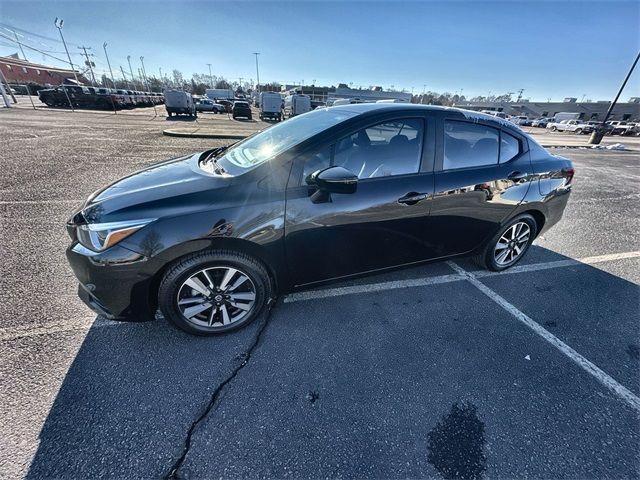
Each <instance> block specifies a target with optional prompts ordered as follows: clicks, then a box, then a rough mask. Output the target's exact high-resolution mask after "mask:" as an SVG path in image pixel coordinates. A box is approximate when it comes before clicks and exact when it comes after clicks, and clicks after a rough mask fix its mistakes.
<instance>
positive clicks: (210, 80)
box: [207, 63, 213, 88]
mask: <svg viewBox="0 0 640 480" xmlns="http://www.w3.org/2000/svg"><path fill="white" fill-rule="evenodd" d="M207 65H208V66H209V88H213V75H211V64H210V63H207Z"/></svg>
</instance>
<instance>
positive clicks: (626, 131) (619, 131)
mask: <svg viewBox="0 0 640 480" xmlns="http://www.w3.org/2000/svg"><path fill="white" fill-rule="evenodd" d="M607 125H609V126H610V127H611V128H612V130H611V134H612V135H634V134H635V133H636V132H637V128H638V127H636V125H635V124H633V123H630V122H624V121H620V120H611V121H609V122H607Z"/></svg>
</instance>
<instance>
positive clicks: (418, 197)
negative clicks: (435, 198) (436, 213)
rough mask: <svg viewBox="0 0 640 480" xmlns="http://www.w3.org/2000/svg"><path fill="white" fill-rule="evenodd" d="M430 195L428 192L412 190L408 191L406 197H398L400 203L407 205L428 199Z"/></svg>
mask: <svg viewBox="0 0 640 480" xmlns="http://www.w3.org/2000/svg"><path fill="white" fill-rule="evenodd" d="M427 198H429V195H428V194H426V193H417V192H411V193H407V194H406V195H405V196H404V197H401V198H399V199H398V203H404V204H405V205H415V204H416V203H418V202H420V201H422V200H426V199H427Z"/></svg>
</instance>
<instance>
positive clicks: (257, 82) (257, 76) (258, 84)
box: [253, 52, 260, 92]
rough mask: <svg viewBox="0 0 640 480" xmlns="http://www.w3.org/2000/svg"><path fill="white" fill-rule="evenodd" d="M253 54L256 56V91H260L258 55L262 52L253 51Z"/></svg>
mask: <svg viewBox="0 0 640 480" xmlns="http://www.w3.org/2000/svg"><path fill="white" fill-rule="evenodd" d="M253 55H255V56H256V91H257V92H260V71H259V70H258V55H260V52H253Z"/></svg>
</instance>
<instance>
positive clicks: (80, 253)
mask: <svg viewBox="0 0 640 480" xmlns="http://www.w3.org/2000/svg"><path fill="white" fill-rule="evenodd" d="M66 255H67V260H68V261H69V265H71V269H72V270H73V273H74V275H75V276H76V278H77V279H78V281H79V283H80V285H79V287H78V296H79V297H80V299H81V300H82V301H83V302H84V303H85V304H87V306H88V307H89V308H91V310H93V311H94V312H96V313H98V314H100V315H103V316H105V317H107V318H109V319H113V320H131V321H135V320H138V321H140V320H149V319H152V318H153V317H154V314H155V305H154V302H153V301H151V299H150V298H149V297H150V295H149V292H150V286H151V281H152V278H153V272H154V270H155V269H154V268H153V267H154V262H152V261H150V260H149V259H148V258H146V257H144V256H143V255H140V254H138V253H135V252H132V251H130V250H127V249H126V248H123V247H120V246H118V245H116V246H114V247H112V248H110V249H108V250H107V251H105V252H93V251H91V250H89V249H87V248H85V247H83V246H82V245H80V244H79V243H74V244H72V245H71V246H70V247H69V248H68V249H67V251H66Z"/></svg>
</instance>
